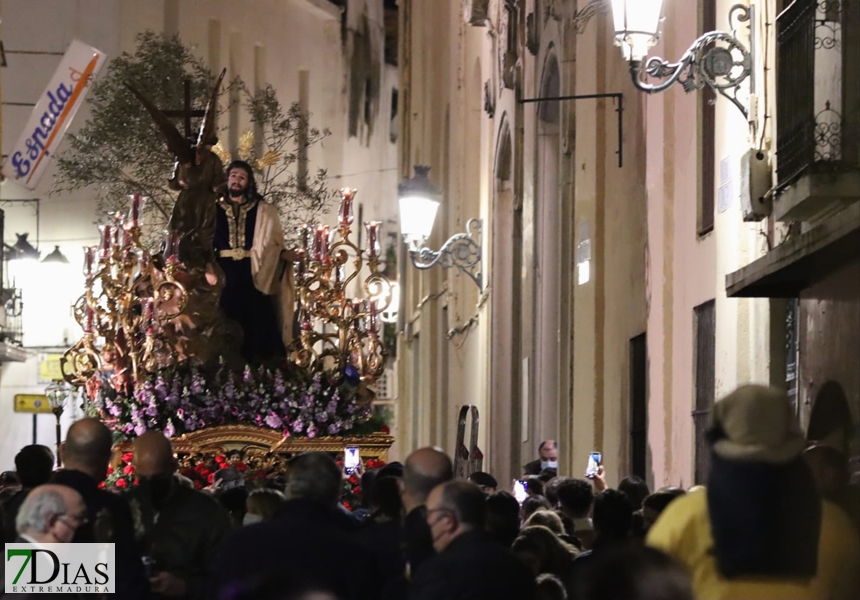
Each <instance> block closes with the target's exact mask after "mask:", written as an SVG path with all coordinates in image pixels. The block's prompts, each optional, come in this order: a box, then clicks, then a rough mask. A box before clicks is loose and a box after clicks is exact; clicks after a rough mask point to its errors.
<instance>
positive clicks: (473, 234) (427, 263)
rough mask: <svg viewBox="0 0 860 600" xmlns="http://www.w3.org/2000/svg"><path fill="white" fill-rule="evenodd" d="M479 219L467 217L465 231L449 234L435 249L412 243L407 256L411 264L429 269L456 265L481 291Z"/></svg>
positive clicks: (480, 225) (481, 222) (481, 225)
mask: <svg viewBox="0 0 860 600" xmlns="http://www.w3.org/2000/svg"><path fill="white" fill-rule="evenodd" d="M482 227H483V221H482V220H481V219H469V221H468V222H467V223H466V232H465V233H458V234H455V235H453V236H451V237H450V238H449V239H448V241H446V242H445V243H444V244H443V245H442V247H441V248H440V249H439V250H438V251H436V250H431V249H430V248H428V247H426V246H425V245H424V244H423V242H422V243H421V244H420V245H419V244H412V245H411V246H410V248H409V256H410V257H411V258H412V264H413V265H415V266H416V267H417V268H419V269H430V268H431V267H434V266H436V265H437V264H438V265H440V266H441V267H442V268H444V269H450V268H451V267H457V268H458V269H460V271H462V272H463V273H465V274H466V275H468V276H469V278H470V279H471V280H472V281H474V282H475V285H477V286H478V290H479V291H483V280H482V276H481V228H482Z"/></svg>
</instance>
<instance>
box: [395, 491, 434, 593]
mask: <svg viewBox="0 0 860 600" xmlns="http://www.w3.org/2000/svg"><path fill="white" fill-rule="evenodd" d="M403 551H404V554H405V558H406V562H407V563H408V564H409V573H410V574H411V576H412V578H413V579H414V578H415V574H416V573H417V572H418V569H419V567H421V565H422V564H424V562H426V561H427V559H429V558H433V556H434V555H435V554H436V552H435V551H434V550H433V536H432V534H431V533H430V526H429V525H428V524H427V507H425V506H423V505H422V506H419V507H417V508H413V509H412V510H411V511H410V512H409V513H408V514H407V515H406V518H405V519H404V520H403Z"/></svg>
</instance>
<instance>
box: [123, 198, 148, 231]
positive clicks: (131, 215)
mask: <svg viewBox="0 0 860 600" xmlns="http://www.w3.org/2000/svg"><path fill="white" fill-rule="evenodd" d="M143 203H144V199H143V197H141V195H140V194H133V195H132V196H131V204H130V207H129V210H128V220H127V221H126V222H125V226H126V228H127V229H136V228H138V227H140V216H141V213H142V211H143Z"/></svg>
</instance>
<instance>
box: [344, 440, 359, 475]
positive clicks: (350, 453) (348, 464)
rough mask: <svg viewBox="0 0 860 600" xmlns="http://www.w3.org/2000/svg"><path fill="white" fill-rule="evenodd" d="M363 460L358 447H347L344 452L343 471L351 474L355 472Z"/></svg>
mask: <svg viewBox="0 0 860 600" xmlns="http://www.w3.org/2000/svg"><path fill="white" fill-rule="evenodd" d="M360 462H361V458H360V457H359V455H358V446H347V447H346V448H345V449H344V451H343V470H344V471H346V472H347V473H349V474H352V473H354V472H355V470H356V469H357V468H358V465H359V464H360Z"/></svg>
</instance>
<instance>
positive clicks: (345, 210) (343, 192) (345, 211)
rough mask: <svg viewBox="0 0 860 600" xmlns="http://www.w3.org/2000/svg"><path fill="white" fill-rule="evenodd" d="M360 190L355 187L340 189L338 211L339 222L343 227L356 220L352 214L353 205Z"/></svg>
mask: <svg viewBox="0 0 860 600" xmlns="http://www.w3.org/2000/svg"><path fill="white" fill-rule="evenodd" d="M356 192H358V190H357V189H355V188H348V187H345V188H341V189H340V210H339V211H338V223H339V224H340V226H341V227H349V226H350V225H352V222H353V220H354V218H353V215H352V212H353V211H352V205H353V200H354V199H355V194H356Z"/></svg>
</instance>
